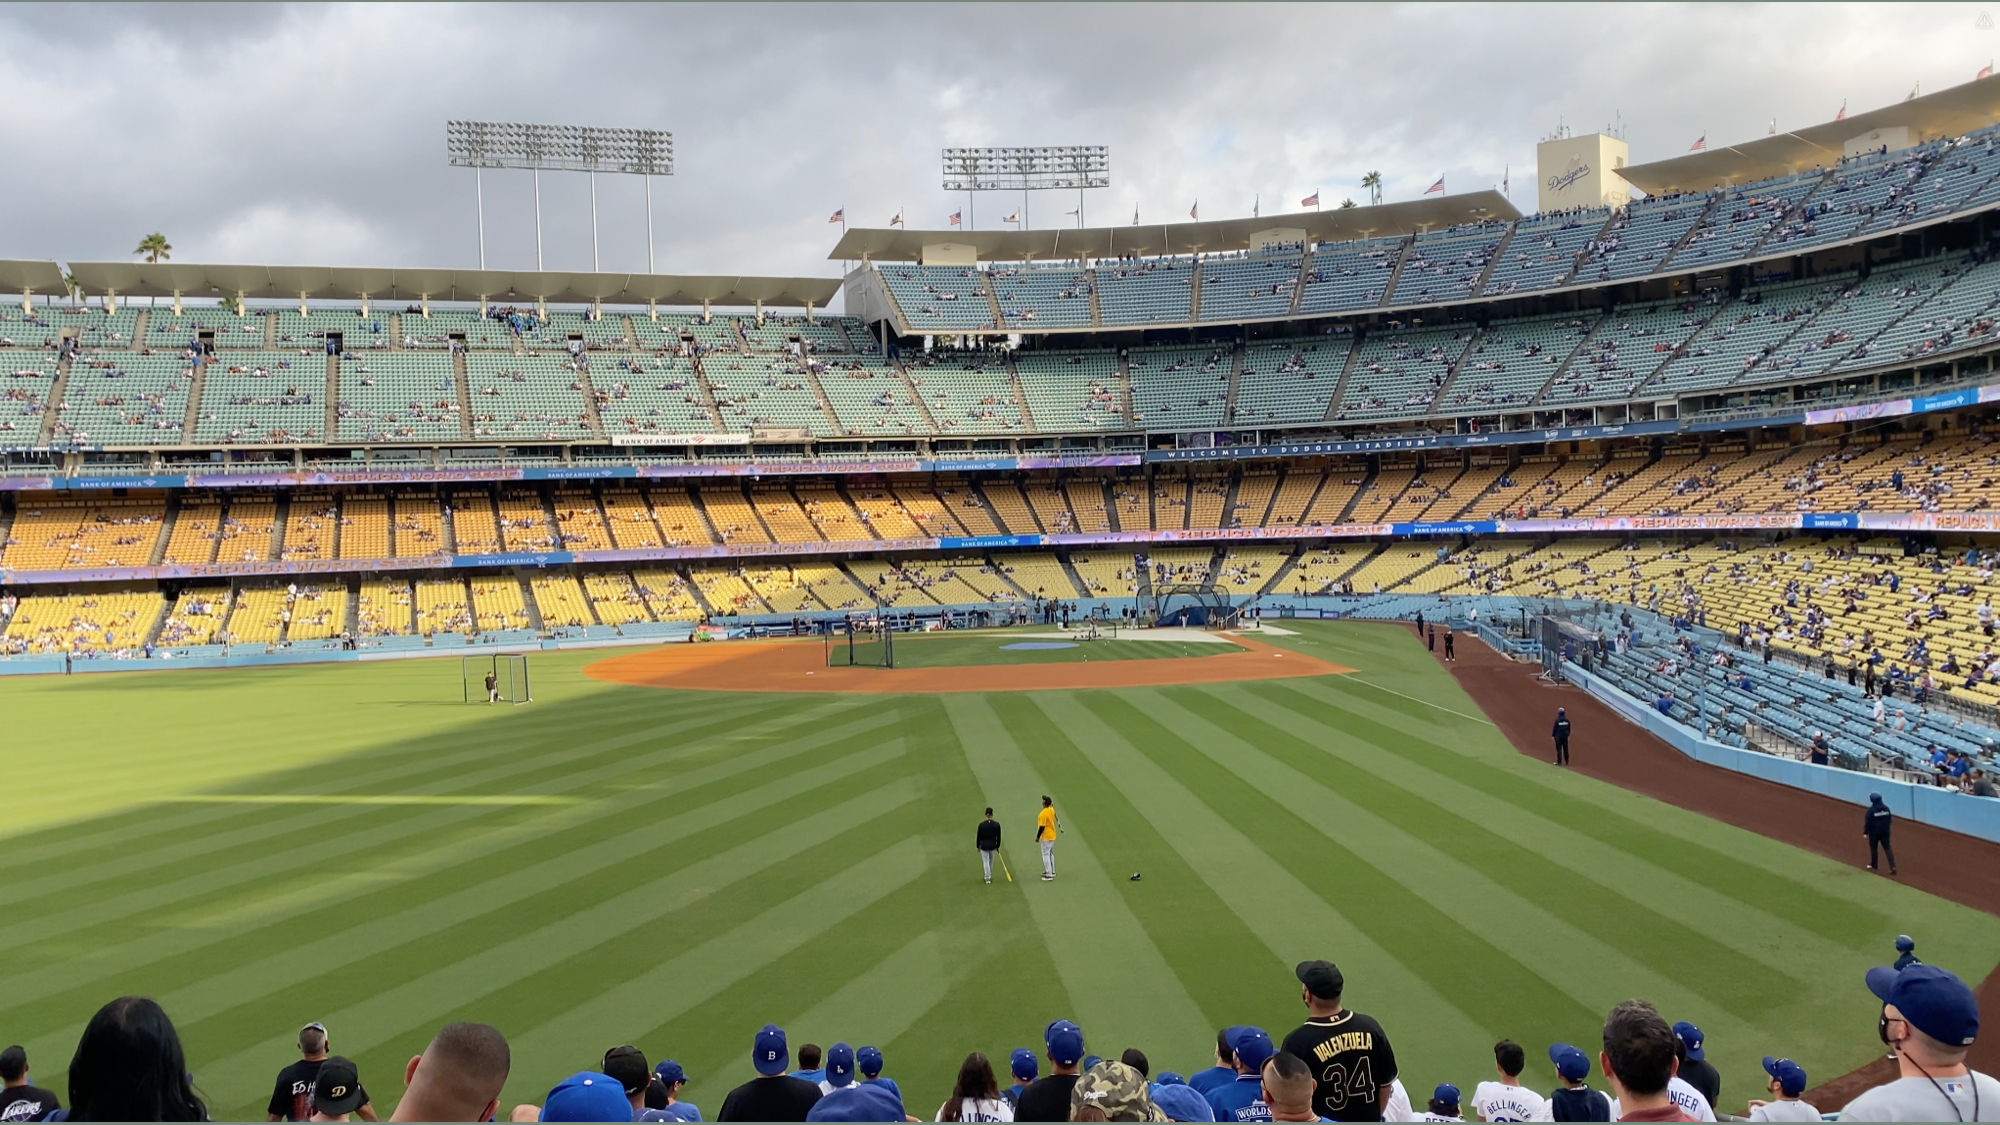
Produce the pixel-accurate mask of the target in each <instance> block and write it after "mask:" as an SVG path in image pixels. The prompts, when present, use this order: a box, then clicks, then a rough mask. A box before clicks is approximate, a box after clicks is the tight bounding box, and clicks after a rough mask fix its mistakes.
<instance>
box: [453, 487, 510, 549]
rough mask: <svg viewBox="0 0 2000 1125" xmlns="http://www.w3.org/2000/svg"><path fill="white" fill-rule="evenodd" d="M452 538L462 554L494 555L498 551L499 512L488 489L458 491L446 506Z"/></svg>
mask: <svg viewBox="0 0 2000 1125" xmlns="http://www.w3.org/2000/svg"><path fill="white" fill-rule="evenodd" d="M446 510H447V511H448V512H449V513H450V516H451V530H452V538H453V539H454V540H456V542H457V544H458V553H459V554H461V555H478V554H496V553H498V552H499V550H500V515H499V511H498V510H497V509H496V508H495V507H494V506H493V494H492V493H490V492H485V491H480V492H460V493H456V494H454V495H453V496H452V497H451V499H450V500H449V502H448V503H447V505H446Z"/></svg>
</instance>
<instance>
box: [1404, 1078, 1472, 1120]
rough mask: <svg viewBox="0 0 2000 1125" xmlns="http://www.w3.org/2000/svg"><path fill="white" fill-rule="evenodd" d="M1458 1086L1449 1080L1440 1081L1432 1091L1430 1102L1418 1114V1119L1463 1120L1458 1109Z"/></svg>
mask: <svg viewBox="0 0 2000 1125" xmlns="http://www.w3.org/2000/svg"><path fill="white" fill-rule="evenodd" d="M1458 1099H1459V1093H1458V1087H1456V1086H1454V1085H1452V1084H1451V1083H1449V1082H1440V1083H1438V1086H1437V1089H1435V1090H1433V1091H1431V1100H1430V1104H1429V1105H1428V1106H1426V1107H1425V1111H1424V1112H1423V1113H1419V1114H1417V1115H1416V1118H1417V1120H1418V1121H1463V1120H1465V1118H1464V1117H1463V1116H1461V1115H1460V1114H1459V1111H1458Z"/></svg>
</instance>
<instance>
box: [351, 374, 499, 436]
mask: <svg viewBox="0 0 2000 1125" xmlns="http://www.w3.org/2000/svg"><path fill="white" fill-rule="evenodd" d="M480 358H482V359H485V358H488V357H483V356H482V357H480ZM473 401H474V402H483V401H485V400H484V399H474V400H473ZM462 414H463V412H462V411H461V410H460V409H459V394H458V374H457V372H455V371H454V370H453V369H452V362H451V357H450V356H445V355H437V354H433V353H429V352H370V353H368V354H367V355H357V356H349V357H346V358H343V359H342V360H341V361H340V402H339V419H340V430H339V437H340V440H342V441H359V442H393V441H456V440H458V439H459V438H460V437H462V436H464V425H463V423H462V422H461V421H460V419H461V417H462Z"/></svg>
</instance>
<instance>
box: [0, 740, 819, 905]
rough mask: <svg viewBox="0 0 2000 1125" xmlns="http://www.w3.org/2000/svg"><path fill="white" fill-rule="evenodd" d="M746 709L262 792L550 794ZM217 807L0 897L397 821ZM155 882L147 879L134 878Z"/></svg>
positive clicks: (345, 813)
mask: <svg viewBox="0 0 2000 1125" xmlns="http://www.w3.org/2000/svg"><path fill="white" fill-rule="evenodd" d="M752 713H753V712H750V711H747V710H746V711H743V712H740V713H734V714H731V715H728V716H725V717H723V718H721V719H719V720H716V719H708V720H703V721H696V722H689V723H685V724H666V725H664V726H662V725H660V724H649V725H648V726H646V727H645V728H644V729H642V730H639V731H636V732H631V733H626V734H622V735H615V736H611V737H607V738H595V739H592V740H590V741H589V742H584V743H577V744H574V745H570V746H567V747H564V748H563V749H560V750H556V749H549V748H547V745H546V744H535V746H534V747H533V748H534V749H535V752H534V753H532V754H529V753H527V752H526V751H527V750H529V749H531V747H520V748H517V749H516V750H515V751H514V752H506V751H503V750H500V749H498V748H486V749H484V750H483V751H482V752H479V753H476V754H474V755H472V756H471V760H472V761H476V762H478V763H481V764H483V767H484V768H480V769H473V770H466V769H463V768H452V769H447V770H445V771H443V772H442V773H440V774H439V775H438V778H437V779H436V780H434V781H431V782H429V783H408V782H409V779H408V778H405V779H403V780H404V782H406V784H403V785H400V786H398V787H396V788H394V789H390V788H388V787H385V786H383V785H379V784H368V783H365V782H362V781H357V780H352V779H348V778H347V777H346V775H345V774H344V773H343V780H342V781H341V782H339V783H338V784H336V785H333V786H329V787H326V788H320V789H313V788H303V789H301V788H295V787H293V786H292V785H290V784H287V783H286V782H285V781H284V780H283V779H281V778H270V779H267V780H266V781H265V782H264V784H265V785H266V786H268V788H267V790H266V791H274V792H278V793H280V794H282V795H286V796H296V795H316V796H325V795H352V794H360V793H372V792H391V793H394V794H395V795H397V796H401V797H421V796H437V795H452V794H462V793H468V792H472V791H475V790H479V789H482V788H485V787H488V786H492V787H495V788H500V789H502V791H503V795H504V794H511V793H520V792H524V791H529V792H532V793H534V794H535V795H547V793H548V791H549V790H548V789H547V787H545V786H538V785H537V783H538V782H556V783H558V785H559V787H560V790H561V791H564V792H569V791H574V789H575V788H578V787H579V786H576V785H574V784H571V783H573V782H575V781H576V779H577V778H578V777H579V775H580V771H587V770H588V769H589V767H590V764H591V763H593V762H600V763H606V764H610V763H615V762H619V761H626V760H629V755H627V751H629V750H630V749H631V748H633V747H636V746H640V745H642V744H645V743H648V742H654V741H665V740H668V739H675V740H685V741H686V742H687V744H688V745H690V746H698V745H700V741H701V740H703V739H705V738H707V737H708V736H710V735H712V734H715V733H718V732H722V731H728V730H733V729H740V728H741V726H742V719H743V717H745V716H747V715H749V714H752ZM785 717H786V716H783V715H773V716H769V717H767V718H766V719H765V720H764V722H765V723H779V722H782V721H784V718H785ZM829 717H830V716H828V715H813V716H812V717H811V719H810V721H809V723H807V724H803V725H811V723H816V722H819V721H825V720H826V719H827V718H829ZM409 754H410V756H411V757H412V758H414V759H417V760H419V761H422V762H424V763H425V765H424V769H425V772H433V773H434V772H437V767H436V766H435V765H434V764H432V763H431V762H430V761H429V759H428V756H426V755H425V754H424V753H423V747H422V746H416V747H412V748H411V749H410V750H409ZM589 776H591V777H597V778H602V777H603V776H605V775H604V774H603V773H592V774H590V775H589ZM219 811H220V813H221V815H218V816H215V817H212V818H206V819H207V820H208V822H209V823H210V824H211V825H212V830H211V831H208V832H205V833H196V832H195V831H194V829H195V828H197V827H199V826H198V825H193V824H188V825H180V826H178V827H176V828H175V830H174V831H173V832H172V833H171V836H170V838H169V839H168V840H166V841H163V842H162V843H161V844H159V845H156V846H152V847H138V846H136V845H138V844H139V843H141V841H137V840H132V841H126V842H125V844H124V846H121V847H119V848H117V849H115V850H114V851H112V852H111V853H110V854H109V856H108V857H107V858H104V859H82V860H79V859H78V858H75V857H73V859H72V862H69V863H53V862H50V861H47V860H44V861H42V862H40V863H39V864H37V867H38V868H39V869H40V870H44V871H46V872H47V874H45V875H42V876H40V877H38V878H35V879H26V880H21V881H20V882H19V883H18V884H15V885H11V886H8V887H0V904H4V903H31V902H33V901H34V900H35V898H36V896H38V895H46V894H50V893H51V892H52V891H54V892H66V893H69V894H72V895H75V896H77V897H81V898H83V899H86V900H96V899H101V898H103V897H104V896H105V894H106V892H105V890H104V889H103V888H101V887H99V886H98V885H97V884H99V883H100V882H103V881H108V880H113V879H117V878H119V877H129V876H133V875H140V874H146V873H150V872H152V871H154V870H156V869H158V868H161V867H169V866H171V867H183V866H187V865H188V864H189V863H190V861H194V860H198V859H200V858H202V857H204V856H207V855H210V854H219V853H230V852H241V851H244V850H247V849H250V848H252V847H253V846H255V847H256V848H257V850H258V851H261V852H264V853H268V851H269V849H270V848H271V847H274V846H276V842H277V841H279V840H281V839H282V838H283V837H285V836H299V837H303V838H304V839H306V840H309V841H316V840H322V839H325V838H326V837H328V836H329V835H335V834H338V833H339V832H341V831H343V830H345V829H346V828H347V827H348V824H347V822H351V821H354V820H355V819H356V818H372V819H371V821H370V822H369V823H367V824H362V825H359V826H357V828H356V830H359V831H368V832H372V831H376V830H377V825H378V822H379V821H381V820H382V819H384V817H383V816H382V815H381V814H383V813H385V812H387V813H388V814H389V817H388V819H397V818H399V817H400V815H401V814H399V813H396V812H394V811H393V810H387V809H384V808H379V807H378V808H370V807H367V806H354V807H347V808H342V807H327V808H324V809H305V810H301V809H297V808H272V809H269V810H260V813H261V815H260V814H252V815H245V814H244V813H243V811H242V810H240V809H239V810H234V811H235V813H236V815H235V816H230V815H229V812H230V811H231V810H228V809H223V810H219ZM253 854H255V853H253ZM155 881H156V880H153V879H147V880H145V881H144V882H143V883H141V884H140V885H145V884H146V883H151V882H155ZM34 909H35V910H36V911H37V912H43V913H48V912H53V911H54V910H57V909H60V906H59V905H58V904H56V903H50V902H40V903H34Z"/></svg>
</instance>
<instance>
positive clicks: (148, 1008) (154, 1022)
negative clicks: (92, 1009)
mask: <svg viewBox="0 0 2000 1125" xmlns="http://www.w3.org/2000/svg"><path fill="white" fill-rule="evenodd" d="M68 1120H71V1121H206V1120H208V1108H207V1107H206V1106H204V1105H202V1104H201V1097H200V1095H198V1094H196V1093H195V1092H194V1083H193V1080H192V1079H191V1078H190V1077H189V1076H188V1068H187V1056H186V1054H184V1053H183V1052H182V1051H181V1037H180V1035H179V1034H178V1033H176V1032H175V1031H174V1022H173V1021H172V1020H170V1019H168V1018H167V1013H166V1012H164V1011H162V1010H161V1009H160V1006H159V1005H158V1004H156V1003H154V1002H153V1001H151V1000H148V999H146V998H145V997H143V996H121V997H119V998H118V999H116V1000H113V1001H112V1002H111V1003H109V1004H106V1005H105V1006H103V1007H102V1008H99V1009H98V1010H97V1014H96V1015H94V1016H92V1017H90V1023H89V1024H88V1025H87V1026H85V1027H84V1029H83V1038H81V1039H79V1040H77V1043H76V1054H75V1056H73V1057H72V1058H71V1059H70V1060H69V1118H68Z"/></svg>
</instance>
